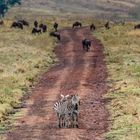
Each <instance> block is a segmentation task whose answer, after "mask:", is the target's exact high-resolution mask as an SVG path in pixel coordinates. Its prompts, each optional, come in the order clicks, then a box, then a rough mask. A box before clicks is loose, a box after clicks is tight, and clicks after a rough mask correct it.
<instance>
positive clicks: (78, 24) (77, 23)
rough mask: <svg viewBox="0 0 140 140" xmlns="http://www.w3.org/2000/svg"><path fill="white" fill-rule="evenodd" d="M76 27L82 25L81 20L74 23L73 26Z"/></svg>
mask: <svg viewBox="0 0 140 140" xmlns="http://www.w3.org/2000/svg"><path fill="white" fill-rule="evenodd" d="M75 27H82V23H81V22H79V21H76V22H74V23H73V25H72V28H75Z"/></svg>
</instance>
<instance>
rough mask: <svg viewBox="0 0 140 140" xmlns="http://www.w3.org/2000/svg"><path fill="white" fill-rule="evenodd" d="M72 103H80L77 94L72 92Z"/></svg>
mask: <svg viewBox="0 0 140 140" xmlns="http://www.w3.org/2000/svg"><path fill="white" fill-rule="evenodd" d="M72 104H74V105H76V104H77V105H80V97H79V96H78V94H74V95H72Z"/></svg>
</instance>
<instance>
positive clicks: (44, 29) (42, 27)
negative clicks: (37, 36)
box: [39, 24, 47, 33]
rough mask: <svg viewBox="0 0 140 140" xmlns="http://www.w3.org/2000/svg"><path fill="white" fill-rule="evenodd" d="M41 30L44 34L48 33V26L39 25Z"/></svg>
mask: <svg viewBox="0 0 140 140" xmlns="http://www.w3.org/2000/svg"><path fill="white" fill-rule="evenodd" d="M39 28H40V29H42V32H43V33H45V32H47V25H45V24H40V25H39Z"/></svg>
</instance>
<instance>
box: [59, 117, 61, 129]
mask: <svg viewBox="0 0 140 140" xmlns="http://www.w3.org/2000/svg"><path fill="white" fill-rule="evenodd" d="M60 123H61V117H60V116H59V118H58V127H59V128H61V125H60Z"/></svg>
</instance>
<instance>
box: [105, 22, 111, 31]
mask: <svg viewBox="0 0 140 140" xmlns="http://www.w3.org/2000/svg"><path fill="white" fill-rule="evenodd" d="M104 26H105V28H106V29H110V26H109V21H108V22H106V24H105V25H104Z"/></svg>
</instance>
